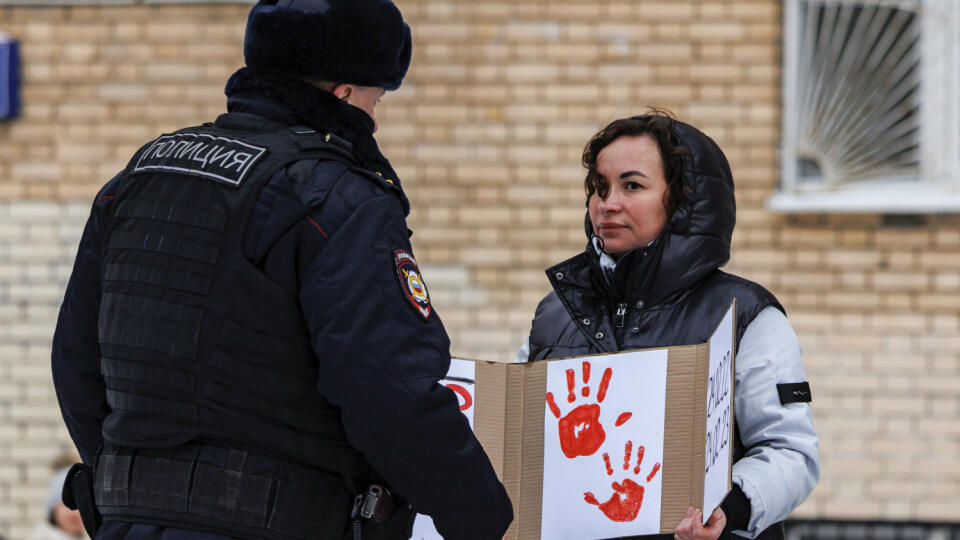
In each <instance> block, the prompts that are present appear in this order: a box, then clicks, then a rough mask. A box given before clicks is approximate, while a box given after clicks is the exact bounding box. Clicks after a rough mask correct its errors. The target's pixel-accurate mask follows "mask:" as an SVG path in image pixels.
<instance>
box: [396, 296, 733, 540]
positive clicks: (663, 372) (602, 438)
mask: <svg viewBox="0 0 960 540" xmlns="http://www.w3.org/2000/svg"><path fill="white" fill-rule="evenodd" d="M735 307H736V305H735V303H734V304H733V305H731V307H730V308H729V310H728V311H727V312H726V314H725V316H724V317H723V319H722V320H721V321H720V323H719V325H718V326H717V329H716V330H715V331H714V333H713V336H712V337H711V338H710V340H709V341H708V342H707V343H702V344H699V345H684V346H677V347H665V348H658V349H645V350H633V351H625V352H618V353H612V354H604V355H593V356H584V357H577V358H566V359H556V360H548V361H541V362H531V363H527V364H505V363H495V362H482V361H476V362H472V361H456V362H454V363H453V364H452V365H451V366H452V367H451V375H450V377H451V379H450V380H452V381H453V382H454V383H456V382H457V381H456V378H458V377H459V376H458V375H455V374H454V367H453V366H457V367H456V369H457V370H458V371H457V373H461V374H462V373H465V372H466V371H468V370H467V369H466V368H465V367H464V366H463V365H464V363H473V364H474V371H473V372H472V373H473V380H474V381H475V385H474V386H473V411H472V412H473V415H472V418H473V428H474V432H475V433H476V434H477V438H478V439H479V440H480V442H481V444H483V447H484V450H486V452H487V455H488V456H489V457H490V461H491V462H492V463H493V466H494V469H495V470H496V471H497V474H498V475H499V477H500V480H501V481H502V482H503V483H504V485H505V486H506V488H507V492H508V493H509V494H510V498H511V500H512V501H513V505H514V509H513V510H514V521H513V524H512V525H511V526H510V529H509V530H508V531H507V535H506V538H507V539H510V540H533V539H538V538H550V539H566V538H569V539H577V540H581V539H601V538H616V537H621V536H632V535H641V534H657V533H661V534H670V533H672V532H673V529H674V527H676V525H677V524H678V523H679V522H680V520H681V519H683V516H684V514H685V513H686V511H687V508H688V507H691V506H692V507H696V508H701V509H703V514H704V516H705V519H706V518H707V517H708V516H709V515H710V514H711V513H712V511H713V510H714V509H715V508H716V507H717V506H718V505H719V504H720V502H722V501H723V498H724V497H725V496H726V494H727V493H728V492H729V490H730V487H731V485H732V482H731V470H732V452H731V446H732V441H733V422H732V418H733V384H734V380H733V377H734V365H733V364H734V357H735V354H736V352H735V350H734V339H735V334H734V330H735V328H736V320H735V313H736V309H735ZM465 413H466V411H465ZM422 521H423V520H418V522H417V524H418V525H421V522H422ZM431 525H432V522H431ZM413 538H415V539H418V540H434V539H438V538H440V536H439V535H438V534H436V531H435V530H433V531H429V534H428V533H427V532H424V529H416V528H415V532H414V536H413Z"/></svg>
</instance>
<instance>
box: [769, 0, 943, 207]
mask: <svg viewBox="0 0 960 540" xmlns="http://www.w3.org/2000/svg"><path fill="white" fill-rule="evenodd" d="M958 66H960V2H958V1H957V0H785V2H784V81H783V101H784V110H783V140H782V152H781V185H780V190H779V191H778V192H777V193H775V194H774V195H773V196H771V197H770V199H769V200H768V201H767V203H768V207H769V208H771V209H772V210H774V211H783V212H878V213H935V212H951V213H953V212H960V74H958V72H960V68H958Z"/></svg>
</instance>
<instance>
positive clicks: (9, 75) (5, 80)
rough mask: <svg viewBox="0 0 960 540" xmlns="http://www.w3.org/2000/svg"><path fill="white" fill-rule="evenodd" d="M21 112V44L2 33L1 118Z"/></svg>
mask: <svg viewBox="0 0 960 540" xmlns="http://www.w3.org/2000/svg"><path fill="white" fill-rule="evenodd" d="M19 113H20V44H19V43H18V42H17V40H15V39H13V38H11V37H9V36H7V35H6V34H3V33H0V120H7V119H9V118H14V117H16V116H17V115H18V114H19Z"/></svg>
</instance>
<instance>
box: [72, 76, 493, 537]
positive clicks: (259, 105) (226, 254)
mask: <svg viewBox="0 0 960 540" xmlns="http://www.w3.org/2000/svg"><path fill="white" fill-rule="evenodd" d="M227 94H228V96H229V101H228V110H229V113H228V114H225V115H222V116H221V117H220V118H218V119H217V121H216V122H214V123H211V124H205V125H203V126H198V127H196V128H188V129H185V130H181V131H179V132H176V133H174V134H171V135H167V136H164V137H161V138H160V139H157V140H155V141H153V142H151V143H148V144H147V145H146V146H144V147H143V148H142V149H141V150H140V151H139V152H138V153H137V154H136V155H135V156H134V157H133V159H132V160H131V162H130V164H129V165H128V166H127V168H126V169H125V170H124V171H122V172H121V173H120V174H118V175H117V176H116V177H115V178H114V179H113V180H111V181H110V182H109V183H108V184H107V185H106V186H105V187H104V188H103V189H102V190H101V191H100V193H99V194H98V196H97V198H96V201H95V203H94V205H93V209H92V212H91V215H90V218H89V221H88V222H87V225H86V228H85V229H84V232H83V236H82V239H81V242H80V247H79V251H78V254H77V258H76V263H75V266H74V269H73V274H72V276H71V278H70V282H69V285H68V287H67V291H66V294H65V297H64V302H63V305H62V307H61V311H60V317H59V321H58V324H57V330H56V334H55V336H54V343H53V374H54V383H55V386H56V390H57V395H58V398H59V400H60V405H61V409H62V412H63V416H64V418H65V420H66V424H67V427H68V429H69V431H70V434H71V436H72V438H73V440H74V441H75V443H76V445H77V448H78V449H79V451H80V454H81V457H82V458H83V460H84V462H86V463H87V464H91V465H92V464H94V463H96V464H97V469H98V472H99V471H101V470H108V471H123V473H124V474H122V475H118V476H122V478H112V477H109V478H108V477H105V475H104V474H100V475H99V476H98V477H97V487H98V491H97V504H98V506H99V507H100V510H101V512H102V513H103V514H104V517H105V519H106V520H107V521H108V525H109V524H110V521H111V520H112V521H113V522H114V524H115V523H116V522H144V523H154V524H159V525H167V526H177V527H183V528H187V529H197V530H204V531H209V532H213V533H222V534H227V535H230V536H238V537H243V538H261V537H263V538H293V537H310V538H339V537H340V536H341V535H342V534H343V532H344V531H345V530H346V529H347V526H348V523H349V514H350V513H351V507H352V504H353V502H354V495H355V494H356V493H357V492H358V491H360V490H363V489H364V488H365V487H366V486H367V485H368V484H370V483H378V484H382V485H385V486H387V487H388V488H389V489H390V490H392V491H393V492H394V493H396V494H399V495H401V496H402V497H403V498H405V499H406V500H407V501H409V502H410V503H411V504H412V505H413V506H414V508H415V509H416V510H417V511H419V512H421V513H425V514H429V515H431V516H433V517H434V520H435V522H436V526H437V528H438V530H439V531H440V532H441V533H442V534H444V535H445V536H446V537H448V538H493V537H498V536H499V535H500V534H502V532H503V531H504V530H505V529H506V527H507V525H508V524H509V522H510V520H511V519H512V509H511V505H510V501H509V499H508V497H507V495H506V492H505V490H504V488H503V486H502V485H501V484H500V482H499V481H498V480H497V478H496V475H495V473H494V471H493V469H492V467H491V465H490V463H489V460H488V459H487V457H486V455H485V454H484V452H483V450H482V448H481V447H480V445H479V443H478V442H477V440H476V438H475V437H474V436H473V434H472V432H471V430H470V428H469V426H468V424H467V422H466V420H465V418H464V417H463V415H462V414H460V412H459V410H458V407H457V398H456V397H455V395H454V394H453V393H452V392H451V391H450V390H448V389H447V388H445V387H443V386H441V385H439V384H437V381H438V379H439V378H441V377H443V376H444V375H445V374H446V371H447V369H448V366H449V352H448V351H449V340H448V337H447V335H446V332H445V330H444V328H443V325H442V323H441V322H440V320H439V318H438V317H437V314H436V313H435V312H434V311H433V306H432V305H431V304H430V301H429V296H428V294H427V291H426V288H425V286H424V284H423V281H422V278H421V277H420V275H419V268H418V267H417V264H416V260H415V259H414V257H413V254H412V251H411V247H410V243H409V235H410V232H409V230H408V229H407V226H406V223H405V216H406V213H407V212H408V209H409V205H408V203H407V199H406V197H405V196H404V194H403V191H402V189H401V185H400V181H399V179H398V178H397V175H396V173H395V172H394V171H393V169H392V168H391V167H390V164H389V163H388V162H387V160H386V159H385V158H384V157H383V156H382V154H381V153H380V151H379V150H378V148H377V145H376V142H375V141H374V139H373V137H372V131H373V122H372V120H371V119H370V118H369V117H368V116H367V115H366V114H365V113H364V112H362V111H361V110H360V109H357V108H355V107H352V106H349V105H347V104H345V103H343V102H341V101H339V100H337V99H336V98H335V97H334V96H333V95H332V94H329V93H327V92H324V91H322V90H319V89H317V88H315V87H313V86H311V85H308V84H306V83H302V82H299V81H295V80H290V79H285V78H281V77H277V76H273V75H268V74H265V73H257V72H254V71H251V70H249V69H246V68H245V69H243V70H240V71H239V72H237V73H236V74H235V75H234V76H233V77H232V78H231V81H230V82H229V83H228V85H227ZM328 135H329V136H328ZM177 467H179V468H180V470H181V471H182V474H173V473H171V471H175V470H178V469H177ZM161 470H162V471H164V472H163V473H162V474H161V473H160V472H159V471H161ZM107 476H109V475H107ZM307 530H308V531H310V532H309V533H305V532H304V531H307Z"/></svg>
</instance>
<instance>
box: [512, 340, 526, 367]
mask: <svg viewBox="0 0 960 540" xmlns="http://www.w3.org/2000/svg"><path fill="white" fill-rule="evenodd" d="M529 359H530V338H529V337H527V340H526V341H524V342H523V345H522V346H521V347H520V350H519V351H517V355H516V356H514V357H513V363H514V364H523V363H525V362H526V361H527V360H529Z"/></svg>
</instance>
